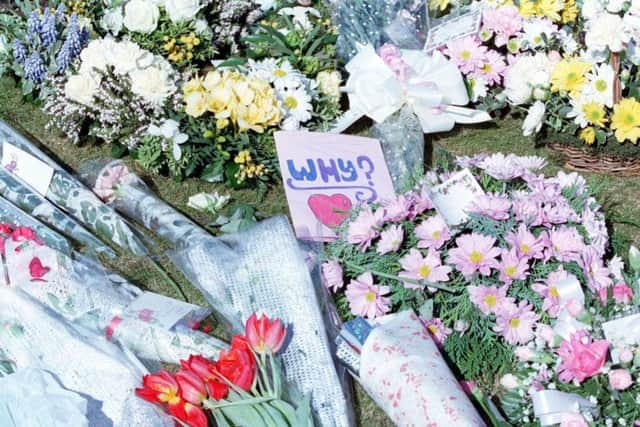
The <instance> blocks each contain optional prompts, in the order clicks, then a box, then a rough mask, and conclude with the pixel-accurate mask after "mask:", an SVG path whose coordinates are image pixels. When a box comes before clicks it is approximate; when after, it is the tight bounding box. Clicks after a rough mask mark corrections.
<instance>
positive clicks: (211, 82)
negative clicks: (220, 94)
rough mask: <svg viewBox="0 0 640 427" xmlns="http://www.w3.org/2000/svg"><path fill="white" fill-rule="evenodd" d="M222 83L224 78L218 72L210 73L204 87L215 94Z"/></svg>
mask: <svg viewBox="0 0 640 427" xmlns="http://www.w3.org/2000/svg"><path fill="white" fill-rule="evenodd" d="M221 82H222V76H221V75H220V73H219V72H217V71H210V72H208V73H207V75H206V77H205V78H204V81H203V82H202V86H203V87H204V88H205V89H206V90H208V91H209V92H213V91H214V90H215V88H216V87H217V86H218V85H219V84H220V83H221Z"/></svg>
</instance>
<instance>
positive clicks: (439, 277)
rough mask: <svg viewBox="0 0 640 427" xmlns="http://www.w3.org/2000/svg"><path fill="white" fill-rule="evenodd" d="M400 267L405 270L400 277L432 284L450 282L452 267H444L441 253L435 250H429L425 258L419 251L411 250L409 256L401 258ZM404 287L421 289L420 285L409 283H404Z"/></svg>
mask: <svg viewBox="0 0 640 427" xmlns="http://www.w3.org/2000/svg"><path fill="white" fill-rule="evenodd" d="M400 265H401V266H402V268H403V269H404V271H403V272H401V273H400V277H405V278H407V279H414V280H424V281H426V282H432V283H437V282H446V281H448V280H449V273H451V267H449V266H448V265H442V261H441V259H440V253H439V252H438V251H436V250H435V249H429V252H428V254H427V256H426V257H423V256H422V253H421V252H420V251H419V250H417V249H411V250H410V251H409V253H408V254H407V255H405V256H404V257H402V258H400ZM404 286H405V287H406V288H409V289H416V288H420V286H419V285H415V284H413V283H408V282H404Z"/></svg>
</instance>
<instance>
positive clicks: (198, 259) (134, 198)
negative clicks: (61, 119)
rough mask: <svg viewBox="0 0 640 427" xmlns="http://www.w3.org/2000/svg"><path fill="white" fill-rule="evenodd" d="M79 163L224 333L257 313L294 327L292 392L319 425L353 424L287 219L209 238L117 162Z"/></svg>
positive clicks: (288, 363)
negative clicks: (154, 242) (141, 229)
mask: <svg viewBox="0 0 640 427" xmlns="http://www.w3.org/2000/svg"><path fill="white" fill-rule="evenodd" d="M82 169H83V173H82V177H83V179H84V180H85V182H87V183H88V184H89V185H93V187H94V191H96V193H97V194H100V195H101V197H103V198H104V199H108V200H109V201H110V203H111V205H112V206H115V207H116V208H117V209H118V211H119V212H122V213H123V214H125V215H126V216H127V217H129V218H131V219H133V220H135V221H137V222H139V223H141V224H142V225H144V226H145V227H146V228H148V229H149V230H151V231H152V232H154V233H156V234H157V235H159V236H161V237H162V238H164V239H166V240H167V241H168V242H170V243H171V244H172V246H173V248H174V250H173V251H171V252H170V254H169V257H170V258H171V260H172V261H173V263H174V264H175V265H176V267H177V268H178V269H179V270H181V271H182V273H183V274H184V275H185V276H186V277H187V278H188V279H189V280H190V282H191V283H192V284H193V285H194V286H196V287H197V288H198V289H199V290H200V291H201V292H202V294H203V295H204V296H205V298H206V299H207V301H208V302H209V303H210V304H211V306H212V307H213V309H214V310H215V312H216V314H217V317H218V319H219V320H220V321H221V322H222V323H223V325H224V326H225V328H224V329H225V330H226V331H228V332H229V333H233V334H237V333H243V332H244V322H245V321H246V319H248V318H249V317H250V316H251V314H252V313H254V312H264V313H267V314H268V315H269V316H271V317H279V318H281V319H282V320H283V321H284V322H285V323H287V324H289V325H291V326H292V331H293V334H292V340H291V342H290V343H289V344H288V345H287V346H286V349H285V351H284V352H283V354H282V360H283V364H284V371H285V377H286V380H287V382H288V384H289V385H290V386H291V387H289V388H288V391H289V393H290V394H294V393H302V394H307V393H310V394H311V399H312V407H313V409H314V412H315V414H316V417H317V421H318V424H319V425H321V426H336V427H341V426H349V425H352V424H353V422H352V420H353V411H352V408H351V405H350V403H349V402H350V400H348V399H347V398H346V393H347V392H346V391H345V389H346V388H347V386H346V384H343V380H342V379H344V376H341V375H340V374H339V372H338V369H337V368H336V365H335V363H334V360H333V356H332V354H333V353H332V350H331V347H330V344H329V343H330V341H329V338H328V335H327V329H326V327H325V321H324V317H323V316H324V314H325V313H326V311H324V308H326V305H327V304H328V303H326V304H325V305H324V307H321V301H322V300H321V299H320V298H319V297H318V295H317V294H316V287H315V285H314V282H313V280H312V278H311V275H310V272H309V267H308V266H307V263H306V262H305V258H304V257H303V251H302V250H301V248H300V246H299V245H298V241H297V240H296V238H295V236H294V235H293V233H292V230H291V227H290V225H289V223H288V221H287V220H286V218H284V217H281V218H275V219H271V220H267V221H264V222H263V223H261V224H259V225H257V226H256V227H254V228H253V229H251V230H249V231H247V232H244V233H238V234H230V235H226V236H223V237H214V236H212V235H211V234H209V233H208V232H207V231H206V230H204V229H203V228H202V227H200V226H199V225H197V224H196V223H194V222H193V221H191V220H190V219H189V218H187V217H186V216H185V215H183V214H182V213H180V212H178V211H177V210H176V209H175V208H173V207H171V206H170V205H168V204H167V203H166V202H164V201H163V200H161V199H160V198H158V197H157V196H156V195H155V194H153V192H152V191H151V190H150V189H149V188H148V187H147V186H146V185H145V184H144V183H143V182H142V180H141V179H140V178H139V177H137V176H136V175H135V174H133V173H131V172H130V171H129V170H128V169H127V168H126V166H125V165H124V164H123V163H122V162H118V161H115V162H113V161H112V162H109V163H107V164H106V165H105V163H104V162H94V163H93V164H87V165H85V166H84V167H83V168H82ZM314 262H315V261H314ZM340 373H342V369H340ZM289 400H292V401H294V400H296V396H289Z"/></svg>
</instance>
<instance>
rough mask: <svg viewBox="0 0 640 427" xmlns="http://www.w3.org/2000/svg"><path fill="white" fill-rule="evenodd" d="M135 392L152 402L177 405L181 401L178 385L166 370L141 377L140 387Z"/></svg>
mask: <svg viewBox="0 0 640 427" xmlns="http://www.w3.org/2000/svg"><path fill="white" fill-rule="evenodd" d="M136 394H137V395H138V396H140V397H142V398H143V399H145V400H148V401H149V402H153V403H166V404H168V405H177V404H179V403H180V402H181V401H182V399H181V398H180V386H179V385H178V382H177V381H176V379H175V378H174V377H173V376H172V375H171V374H170V373H168V372H167V371H160V373H159V374H153V375H145V376H144V377H142V388H137V389H136Z"/></svg>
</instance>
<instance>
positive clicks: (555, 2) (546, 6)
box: [536, 0, 564, 22]
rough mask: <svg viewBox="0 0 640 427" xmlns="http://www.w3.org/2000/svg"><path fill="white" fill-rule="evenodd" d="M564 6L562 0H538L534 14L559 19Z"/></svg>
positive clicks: (555, 20)
mask: <svg viewBox="0 0 640 427" xmlns="http://www.w3.org/2000/svg"><path fill="white" fill-rule="evenodd" d="M563 7H564V3H563V2H562V0H539V1H538V2H537V3H536V15H537V16H544V17H547V18H549V19H551V20H552V21H554V22H558V21H560V20H561V19H562V18H561V16H560V12H561V11H562V8H563Z"/></svg>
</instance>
